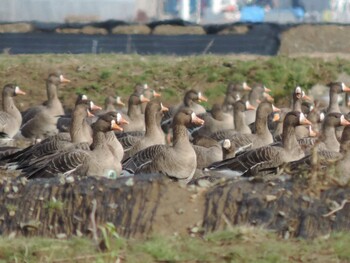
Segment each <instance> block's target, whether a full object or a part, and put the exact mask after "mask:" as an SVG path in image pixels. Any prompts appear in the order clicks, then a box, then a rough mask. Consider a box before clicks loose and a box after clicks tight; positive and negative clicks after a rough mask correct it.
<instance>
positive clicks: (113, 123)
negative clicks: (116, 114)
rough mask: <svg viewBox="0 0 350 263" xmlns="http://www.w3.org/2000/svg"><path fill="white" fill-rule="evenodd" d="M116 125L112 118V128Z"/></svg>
mask: <svg viewBox="0 0 350 263" xmlns="http://www.w3.org/2000/svg"><path fill="white" fill-rule="evenodd" d="M114 125H116V122H115V120H111V129H112V128H113V126H114Z"/></svg>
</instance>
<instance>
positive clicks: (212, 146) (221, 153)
mask: <svg viewBox="0 0 350 263" xmlns="http://www.w3.org/2000/svg"><path fill="white" fill-rule="evenodd" d="M193 143H194V145H193V149H194V151H195V152H196V156H197V169H203V168H205V167H208V166H209V165H210V164H212V163H214V162H219V161H222V160H223V159H224V158H226V155H227V154H226V153H227V152H229V151H230V148H231V142H230V140H228V139H226V140H223V141H220V142H218V141H216V140H214V139H212V138H209V137H205V136H200V137H197V138H196V139H195V141H193Z"/></svg>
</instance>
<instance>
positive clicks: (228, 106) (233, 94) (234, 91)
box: [222, 82, 252, 115]
mask: <svg viewBox="0 0 350 263" xmlns="http://www.w3.org/2000/svg"><path fill="white" fill-rule="evenodd" d="M251 89H252V88H251V87H249V86H248V84H247V82H243V83H242V84H235V83H229V84H228V85H227V89H226V95H225V100H224V102H223V104H222V109H223V111H224V112H227V113H230V114H231V115H232V114H233V112H232V111H233V104H234V103H235V102H236V101H238V100H240V99H241V98H242V94H241V92H242V91H250V90H251Z"/></svg>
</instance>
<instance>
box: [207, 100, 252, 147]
mask: <svg viewBox="0 0 350 263" xmlns="http://www.w3.org/2000/svg"><path fill="white" fill-rule="evenodd" d="M247 110H255V108H254V107H253V106H252V105H250V103H249V101H246V102H243V101H242V100H239V101H236V102H235V104H234V111H233V114H234V124H235V125H234V126H235V129H222V130H220V131H217V132H215V133H212V134H211V135H210V137H211V138H213V139H215V140H217V141H220V140H224V139H229V138H232V137H234V136H236V135H237V134H251V133H252V131H251V130H250V128H249V126H248V125H247V124H246V121H245V114H244V112H245V111H247Z"/></svg>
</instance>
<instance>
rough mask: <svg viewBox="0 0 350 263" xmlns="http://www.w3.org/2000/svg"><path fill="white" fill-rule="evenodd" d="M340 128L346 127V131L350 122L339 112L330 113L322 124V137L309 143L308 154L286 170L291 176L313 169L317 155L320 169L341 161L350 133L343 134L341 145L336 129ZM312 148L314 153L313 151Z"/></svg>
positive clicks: (289, 165)
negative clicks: (344, 144) (314, 157)
mask: <svg viewBox="0 0 350 263" xmlns="http://www.w3.org/2000/svg"><path fill="white" fill-rule="evenodd" d="M339 126H345V128H344V131H345V130H346V128H347V127H348V126H350V122H349V121H348V120H346V119H345V117H344V115H342V114H341V113H338V112H333V113H328V114H327V115H326V117H325V120H324V122H323V123H322V131H321V135H320V136H319V137H318V138H316V139H314V138H313V140H311V139H310V140H309V141H308V142H309V143H310V145H308V146H309V147H308V148H309V149H308V154H307V155H306V156H305V157H304V158H302V159H300V160H297V161H294V162H292V163H290V164H288V165H287V166H286V170H287V171H288V173H291V174H298V173H299V174H300V172H301V171H306V170H310V169H311V165H312V160H313V156H312V155H313V154H317V163H318V165H319V168H322V166H327V165H329V164H331V163H334V162H336V161H339V160H340V159H342V158H343V153H341V152H340V151H341V149H342V147H343V143H344V141H347V140H348V131H345V133H344V132H343V136H342V138H341V141H340V143H339V142H338V140H337V138H336V128H337V127H339ZM299 144H300V142H299ZM310 148H312V149H313V150H312V152H311V149H310Z"/></svg>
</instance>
